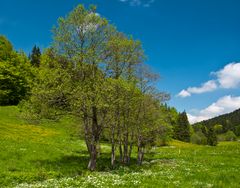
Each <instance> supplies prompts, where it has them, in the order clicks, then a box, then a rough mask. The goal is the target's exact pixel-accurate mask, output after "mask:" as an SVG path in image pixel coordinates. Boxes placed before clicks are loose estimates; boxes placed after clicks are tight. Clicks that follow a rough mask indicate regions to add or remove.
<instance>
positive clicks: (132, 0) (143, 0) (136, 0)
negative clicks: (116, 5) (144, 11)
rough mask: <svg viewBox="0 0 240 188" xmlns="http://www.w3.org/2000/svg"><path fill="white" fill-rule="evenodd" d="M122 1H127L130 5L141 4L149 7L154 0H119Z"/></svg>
mask: <svg viewBox="0 0 240 188" xmlns="http://www.w3.org/2000/svg"><path fill="white" fill-rule="evenodd" d="M119 1H120V2H123V3H128V4H129V5H130V6H142V7H146V8H147V7H150V6H151V5H152V4H153V3H154V2H155V0H119Z"/></svg>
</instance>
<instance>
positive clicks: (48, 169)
mask: <svg viewBox="0 0 240 188" xmlns="http://www.w3.org/2000/svg"><path fill="white" fill-rule="evenodd" d="M79 134H80V133H79V125H78V123H77V121H76V120H73V119H72V118H71V117H65V118H63V119H62V120H60V121H58V122H53V121H42V122H41V123H37V122H35V123H33V122H32V123H29V122H26V121H24V120H22V119H21V118H20V116H19V111H18V108H17V107H0V151H1V152H0V187H24V188H25V187H104V188H105V187H184V188H185V187H217V188H218V187H236V188H237V187H240V142H222V143H220V144H219V145H218V146H217V147H209V146H197V145H193V144H188V143H183V142H179V141H172V142H171V143H170V144H169V146H167V147H161V148H153V149H151V151H149V152H148V154H146V158H145V162H144V164H143V165H142V166H137V165H135V161H134V159H133V160H132V164H131V165H130V166H125V167H120V166H119V167H116V169H114V170H112V169H111V168H110V159H109V157H110V155H109V152H110V147H109V146H108V145H107V144H105V145H103V147H102V148H101V150H102V154H101V157H100V159H99V161H98V167H97V168H98V170H97V172H93V173H92V172H89V171H88V170H86V166H87V162H88V154H87V151H86V147H85V143H84V141H82V140H80V139H79Z"/></svg>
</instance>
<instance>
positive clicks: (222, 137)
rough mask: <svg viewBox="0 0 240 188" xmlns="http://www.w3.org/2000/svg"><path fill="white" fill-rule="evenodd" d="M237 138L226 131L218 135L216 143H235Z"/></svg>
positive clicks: (231, 132)
mask: <svg viewBox="0 0 240 188" xmlns="http://www.w3.org/2000/svg"><path fill="white" fill-rule="evenodd" d="M236 140H237V136H236V135H235V134H234V132H233V131H228V132H226V133H224V134H220V135H218V141H236Z"/></svg>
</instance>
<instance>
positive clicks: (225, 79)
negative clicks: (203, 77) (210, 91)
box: [214, 63, 240, 89]
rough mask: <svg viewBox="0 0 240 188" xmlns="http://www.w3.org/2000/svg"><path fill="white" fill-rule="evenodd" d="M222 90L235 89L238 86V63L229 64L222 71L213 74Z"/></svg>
mask: <svg viewBox="0 0 240 188" xmlns="http://www.w3.org/2000/svg"><path fill="white" fill-rule="evenodd" d="M214 74H216V75H217V77H218V82H219V85H220V87H222V88H226V89H228V88H236V87H239V86H240V63H230V64H228V65H226V66H225V67H224V68H223V69H222V70H220V71H218V72H216V73H214Z"/></svg>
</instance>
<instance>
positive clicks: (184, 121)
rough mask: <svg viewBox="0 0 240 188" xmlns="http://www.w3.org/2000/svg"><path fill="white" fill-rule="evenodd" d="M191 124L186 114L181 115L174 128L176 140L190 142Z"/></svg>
mask: <svg viewBox="0 0 240 188" xmlns="http://www.w3.org/2000/svg"><path fill="white" fill-rule="evenodd" d="M190 136H191V135H190V124H189V121H188V117H187V114H186V112H185V111H184V112H183V113H180V114H179V116H178V119H177V125H176V126H175V127H174V138H175V139H178V140H181V141H184V142H190Z"/></svg>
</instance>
